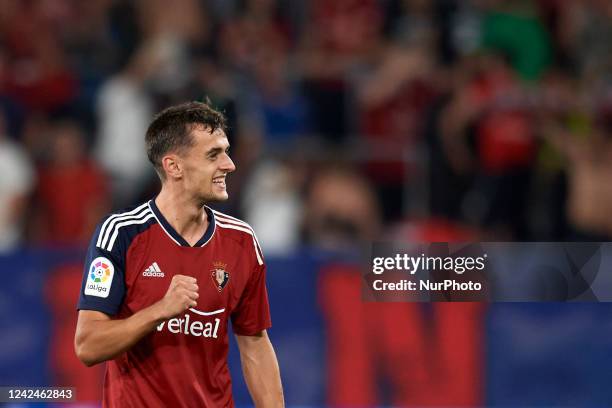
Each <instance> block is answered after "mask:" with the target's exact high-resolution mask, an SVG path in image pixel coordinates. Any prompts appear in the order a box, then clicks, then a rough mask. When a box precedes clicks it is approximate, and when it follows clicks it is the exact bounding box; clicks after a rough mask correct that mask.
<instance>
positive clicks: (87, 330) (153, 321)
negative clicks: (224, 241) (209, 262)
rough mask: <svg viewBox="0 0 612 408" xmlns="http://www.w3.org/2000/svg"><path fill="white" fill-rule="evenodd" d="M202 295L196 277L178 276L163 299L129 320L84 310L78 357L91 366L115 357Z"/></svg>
mask: <svg viewBox="0 0 612 408" xmlns="http://www.w3.org/2000/svg"><path fill="white" fill-rule="evenodd" d="M198 296H199V295H198V285H197V284H196V279H195V278H192V277H190V276H184V275H176V276H174V277H173V278H172V282H171V283H170V286H169V287H168V291H167V292H166V294H165V296H164V297H163V298H162V299H161V300H159V301H158V302H156V303H154V304H153V305H151V306H149V307H147V308H144V309H142V310H140V311H138V312H136V313H135V314H133V315H132V316H130V317H128V318H127V319H111V317H110V316H108V315H106V314H104V313H102V312H97V311H94V310H80V311H79V320H78V322H77V329H76V334H75V338H74V346H75V351H76V354H77V357H78V358H79V359H80V360H81V361H82V362H83V363H85V364H86V365H88V366H91V365H94V364H97V363H100V362H102V361H105V360H109V359H112V358H115V357H116V356H117V355H119V354H121V353H123V352H124V351H126V350H128V349H129V348H130V347H132V346H133V345H134V344H136V342H138V341H139V340H140V339H142V338H143V337H144V336H146V335H147V334H149V333H150V332H151V331H153V330H154V329H155V326H157V325H158V324H159V323H161V322H163V321H166V320H168V319H171V318H173V317H174V316H177V315H179V314H180V313H182V312H184V311H185V310H187V309H188V308H190V307H194V306H196V305H197V302H196V300H197V299H198Z"/></svg>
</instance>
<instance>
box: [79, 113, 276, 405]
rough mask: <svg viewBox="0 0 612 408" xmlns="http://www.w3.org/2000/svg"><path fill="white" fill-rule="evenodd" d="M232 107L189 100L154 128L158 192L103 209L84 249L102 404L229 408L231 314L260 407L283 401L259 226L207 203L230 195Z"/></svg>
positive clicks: (90, 352)
mask: <svg viewBox="0 0 612 408" xmlns="http://www.w3.org/2000/svg"><path fill="white" fill-rule="evenodd" d="M224 128H225V118H224V117H223V115H222V114H221V113H219V112H217V111H215V110H214V109H212V108H211V107H210V106H208V105H207V104H204V103H200V102H190V103H186V104H182V105H178V106H174V107H170V108H168V109H166V110H164V111H162V112H160V113H159V114H158V115H157V116H156V117H155V118H154V120H153V122H152V123H151V125H150V126H149V129H148V131H147V134H146V137H145V140H146V145H147V154H148V156H149V160H150V161H151V162H152V163H153V165H154V166H155V169H156V171H157V172H158V174H159V176H160V178H161V180H162V188H161V192H160V193H159V195H158V196H157V197H156V198H155V199H154V200H150V201H149V202H146V203H144V204H142V205H140V206H137V207H135V208H133V209H130V210H126V211H122V212H118V213H115V214H112V215H110V216H108V217H107V218H105V219H104V220H103V221H102V222H101V223H100V224H99V225H98V228H97V229H96V232H95V233H94V236H93V238H92V241H91V243H90V246H89V250H88V253H87V259H86V262H85V272H84V276H83V284H82V288H81V293H80V299H79V303H78V309H79V319H78V323H77V329H76V335H75V349H76V353H77V356H78V357H79V359H80V360H81V361H83V362H84V363H85V364H87V365H93V364H97V363H100V362H102V361H107V370H106V376H105V379H104V392H103V395H104V397H103V405H104V406H105V407H115V406H135V407H140V406H142V407H151V406H173V407H174V406H176V407H193V406H199V407H228V406H229V407H232V406H233V405H234V403H233V399H232V394H231V378H230V374H229V369H228V367H227V353H228V330H227V329H228V322H229V320H231V322H232V328H233V331H234V333H235V335H236V339H237V343H238V348H239V350H240V355H241V360H242V368H243V373H244V377H245V380H246V383H247V385H248V387H249V391H250V393H251V396H252V397H253V400H254V402H255V405H256V406H261V407H279V406H283V404H284V402H283V392H282V386H281V381H280V374H279V368H278V363H277V360H276V356H275V354H274V350H273V348H272V345H271V343H270V340H269V338H268V335H267V333H266V329H268V328H269V327H270V325H271V323H270V313H269V307H268V298H267V292H266V286H265V270H266V269H265V264H264V260H263V255H262V253H261V248H260V246H259V243H258V242H257V238H256V236H255V233H254V232H253V230H252V229H251V227H250V226H249V225H248V224H246V223H244V222H242V221H240V220H238V219H236V218H234V217H231V216H229V215H225V214H223V213H220V212H217V211H215V210H212V209H210V208H209V207H207V206H206V203H210V202H216V201H223V200H227V198H228V195H227V190H226V185H225V179H226V176H227V175H228V174H229V173H231V172H232V171H234V170H235V169H236V167H235V166H234V163H233V162H232V160H231V158H230V157H229V155H228V152H229V143H228V140H227V137H226V135H225V131H224Z"/></svg>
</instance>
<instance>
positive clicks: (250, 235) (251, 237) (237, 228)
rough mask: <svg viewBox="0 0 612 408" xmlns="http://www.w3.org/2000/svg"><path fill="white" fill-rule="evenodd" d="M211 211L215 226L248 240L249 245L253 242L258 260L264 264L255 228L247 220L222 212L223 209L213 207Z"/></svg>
mask: <svg viewBox="0 0 612 408" xmlns="http://www.w3.org/2000/svg"><path fill="white" fill-rule="evenodd" d="M211 211H212V212H213V215H214V217H215V227H218V228H219V229H218V230H217V231H219V232H221V233H223V234H227V235H232V236H235V237H237V238H238V239H239V240H241V241H243V242H247V243H248V244H249V245H251V243H252V245H253V249H254V252H255V256H256V258H257V262H258V263H259V264H260V265H261V264H263V254H262V251H261V246H260V245H259V240H258V239H257V235H256V234H255V231H254V230H253V228H252V227H251V226H250V225H249V224H248V223H247V222H245V221H243V220H241V219H239V218H236V217H234V216H231V215H228V214H225V213H222V212H221V211H217V210H213V209H212V208H211Z"/></svg>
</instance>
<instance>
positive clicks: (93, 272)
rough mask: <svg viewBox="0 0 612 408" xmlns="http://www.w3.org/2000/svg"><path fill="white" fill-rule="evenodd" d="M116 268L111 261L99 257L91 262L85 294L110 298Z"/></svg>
mask: <svg viewBox="0 0 612 408" xmlns="http://www.w3.org/2000/svg"><path fill="white" fill-rule="evenodd" d="M114 273H115V268H114V267H113V264H112V262H111V261H110V260H108V259H106V258H104V257H98V258H96V259H94V260H93V261H92V262H91V265H90V267H89V276H88V278H87V283H86V285H85V294H86V295H90V296H97V297H102V298H105V297H108V293H109V291H110V287H111V283H112V282H113V274H114Z"/></svg>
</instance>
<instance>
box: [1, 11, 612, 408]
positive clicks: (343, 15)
mask: <svg viewBox="0 0 612 408" xmlns="http://www.w3.org/2000/svg"><path fill="white" fill-rule="evenodd" d="M611 38H612V2H610V1H608V0H539V1H538V0H532V1H529V0H430V1H428V0H312V1H308V0H291V1H290V0H276V1H275V0H208V1H204V0H173V1H172V2H166V1H163V0H133V1H128V0H123V1H121V0H88V1H79V0H6V1H2V2H1V6H0V274H1V280H2V285H0V384H1V385H21V386H27V385H31V386H33V385H63V386H75V387H77V395H78V398H79V400H80V401H81V402H82V403H84V404H90V405H92V406H95V405H96V404H97V403H98V401H99V399H100V396H101V381H102V376H103V367H95V368H90V369H87V368H85V367H84V366H83V365H82V364H81V363H80V362H79V361H78V360H77V359H76V357H75V356H74V352H73V347H72V344H73V334H74V327H75V323H76V311H75V305H76V301H77V298H78V291H79V287H80V281H81V276H82V275H81V274H82V259H83V254H84V249H85V246H86V245H87V243H88V240H89V238H90V236H91V234H92V232H93V228H94V226H95V225H96V223H97V222H98V221H99V220H100V218H101V217H103V216H104V215H105V214H107V213H109V212H110V211H112V210H115V209H119V208H122V207H126V206H129V205H133V204H136V203H138V202H141V201H144V200H147V199H150V198H152V197H154V196H155V194H156V192H157V190H158V188H159V183H158V180H157V177H156V175H155V173H154V171H153V169H152V167H151V166H150V165H149V163H148V162H147V159H146V155H145V151H144V133H145V130H146V128H147V126H148V124H149V122H150V120H151V118H152V116H153V114H154V113H155V112H157V111H159V110H161V109H162V108H164V107H166V106H168V105H171V104H174V103H180V102H184V101H187V100H206V98H210V101H211V102H212V104H213V105H214V106H215V107H217V108H219V109H221V110H222V111H224V112H225V114H226V115H227V117H228V119H229V124H230V127H229V130H228V137H229V139H230V142H231V144H232V152H233V153H232V155H233V159H234V161H235V162H236V165H237V167H238V170H237V171H236V172H235V173H234V174H232V176H231V177H230V178H229V186H228V189H229V192H230V200H229V201H228V202H226V203H222V204H221V205H215V207H216V208H217V209H219V210H221V211H224V212H228V213H230V214H232V215H234V216H238V217H241V218H243V219H245V220H246V221H248V222H249V223H250V224H251V225H252V226H253V227H254V229H255V230H256V231H257V233H258V237H259V240H260V242H261V244H262V246H263V249H264V253H265V255H266V262H267V264H268V288H269V295H270V300H271V306H272V317H273V324H274V326H273V328H272V329H271V331H270V336H271V338H272V341H273V343H274V345H275V347H276V351H277V354H278V357H279V361H280V365H281V372H282V376H283V382H284V387H285V395H286V399H287V403H288V405H289V406H296V405H301V406H361V407H366V406H446V407H450V406H483V405H498V406H558V405H563V406H581V407H585V406H612V389H611V388H610V387H609V379H610V378H611V375H612V305H608V304H562V303H549V304H490V305H484V304H472V303H436V304H418V303H386V304H382V303H364V302H362V301H361V294H360V275H359V273H360V272H359V267H358V266H357V265H356V264H355V263H354V262H353V261H352V257H351V256H347V254H350V253H351V252H352V251H358V250H359V248H362V245H363V244H366V245H367V244H369V243H371V242H372V241H375V240H399V241H402V240H403V241H416V242H434V241H447V242H448V241H454V242H458V241H478V240H480V241H608V240H609V239H610V236H611V235H612V216H610V208H612V182H611V181H610V180H611V179H610V178H612V41H611ZM609 177H610V178H609ZM604 272H608V273H610V271H604ZM230 360H231V368H232V372H233V378H234V390H235V399H236V401H237V403H238V404H239V405H248V404H249V403H250V400H249V397H248V394H247V392H246V388H245V386H244V383H243V381H242V377H241V372H240V369H239V362H238V359H237V354H236V352H235V350H233V351H232V354H231V358H230Z"/></svg>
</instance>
